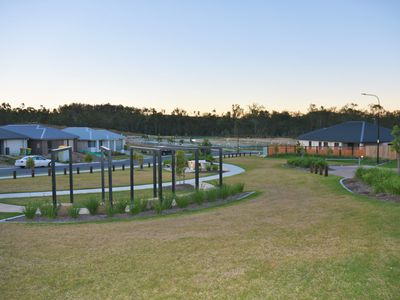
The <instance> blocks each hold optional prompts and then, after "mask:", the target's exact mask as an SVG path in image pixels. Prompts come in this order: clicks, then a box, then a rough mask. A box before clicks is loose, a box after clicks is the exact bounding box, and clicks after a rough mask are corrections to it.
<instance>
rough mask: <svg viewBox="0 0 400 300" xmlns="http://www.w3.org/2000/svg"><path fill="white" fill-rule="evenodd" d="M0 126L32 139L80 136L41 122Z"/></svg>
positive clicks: (73, 137)
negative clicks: (46, 125)
mask: <svg viewBox="0 0 400 300" xmlns="http://www.w3.org/2000/svg"><path fill="white" fill-rule="evenodd" d="M0 128H3V129H6V130H7V131H11V132H14V133H16V134H20V135H23V136H25V137H27V138H29V139H32V140H68V139H76V138H78V137H77V136H76V135H74V134H70V133H67V132H64V131H62V130H59V129H56V128H52V127H45V126H43V125H39V124H11V125H5V126H2V127H0Z"/></svg>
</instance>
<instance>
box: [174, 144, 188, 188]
mask: <svg viewBox="0 0 400 300" xmlns="http://www.w3.org/2000/svg"><path fill="white" fill-rule="evenodd" d="M175 165H176V174H177V175H178V177H179V178H180V179H181V180H182V179H183V183H185V169H186V165H187V161H186V155H185V152H184V151H182V150H178V151H176V164H175Z"/></svg>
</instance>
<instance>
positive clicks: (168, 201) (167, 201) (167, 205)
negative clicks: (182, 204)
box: [162, 195, 174, 209]
mask: <svg viewBox="0 0 400 300" xmlns="http://www.w3.org/2000/svg"><path fill="white" fill-rule="evenodd" d="M173 202H174V196H173V195H166V196H164V199H163V200H162V205H163V209H171V208H172V203H173Z"/></svg>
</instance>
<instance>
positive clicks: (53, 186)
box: [50, 146, 74, 208]
mask: <svg viewBox="0 0 400 300" xmlns="http://www.w3.org/2000/svg"><path fill="white" fill-rule="evenodd" d="M64 151H68V156H69V157H68V160H69V162H68V165H69V201H70V202H71V203H74V182H73V177H72V147H71V146H69V147H65V148H57V149H51V150H50V153H51V163H50V165H51V193H52V197H53V207H54V208H56V207H57V186H56V185H57V181H56V153H60V152H64Z"/></svg>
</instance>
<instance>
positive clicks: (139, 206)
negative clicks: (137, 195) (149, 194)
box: [130, 199, 147, 215]
mask: <svg viewBox="0 0 400 300" xmlns="http://www.w3.org/2000/svg"><path fill="white" fill-rule="evenodd" d="M146 208H147V200H146V199H138V200H136V201H134V203H133V207H131V209H130V210H131V214H133V215H135V214H138V213H140V212H142V211H145V210H146Z"/></svg>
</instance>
